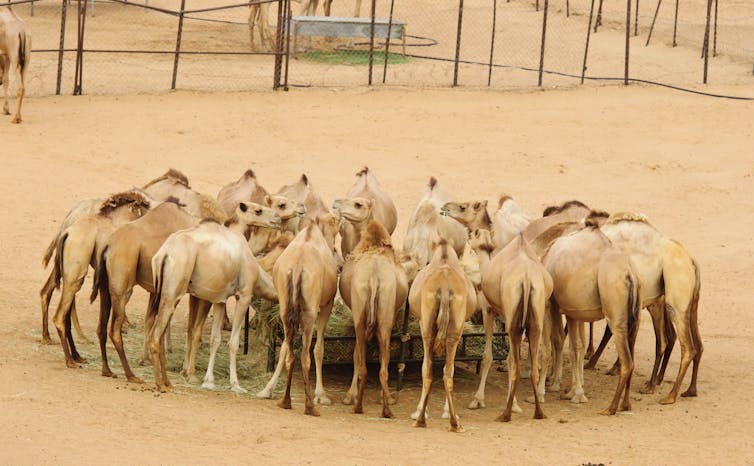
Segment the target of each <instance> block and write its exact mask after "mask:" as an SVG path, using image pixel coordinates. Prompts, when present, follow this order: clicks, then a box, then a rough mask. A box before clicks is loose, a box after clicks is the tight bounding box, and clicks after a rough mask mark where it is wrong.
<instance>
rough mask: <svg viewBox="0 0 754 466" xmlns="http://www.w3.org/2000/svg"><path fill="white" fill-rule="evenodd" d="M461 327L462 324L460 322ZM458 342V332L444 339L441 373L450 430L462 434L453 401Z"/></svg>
mask: <svg viewBox="0 0 754 466" xmlns="http://www.w3.org/2000/svg"><path fill="white" fill-rule="evenodd" d="M462 315H463V314H462ZM460 325H461V327H460V328H462V327H463V322H460ZM458 340H460V330H459V331H458V334H454V335H452V336H450V335H448V337H447V338H446V340H445V341H446V343H445V344H446V347H445V367H443V371H442V381H443V384H444V385H445V400H446V403H447V404H448V412H449V414H450V430H451V431H452V432H459V433H460V432H463V431H464V429H463V427H461V422H460V420H459V417H458V414H456V407H455V402H454V401H453V375H454V373H455V360H456V349H457V348H458Z"/></svg>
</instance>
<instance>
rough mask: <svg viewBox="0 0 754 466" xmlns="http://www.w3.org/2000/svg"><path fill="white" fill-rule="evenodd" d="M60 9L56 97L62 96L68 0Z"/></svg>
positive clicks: (64, 1)
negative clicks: (61, 84)
mask: <svg viewBox="0 0 754 466" xmlns="http://www.w3.org/2000/svg"><path fill="white" fill-rule="evenodd" d="M61 2H62V7H61V8H60V45H59V48H58V80H57V83H56V84H55V95H60V82H61V80H62V79H63V50H64V49H65V23H66V14H67V12H68V0H61Z"/></svg>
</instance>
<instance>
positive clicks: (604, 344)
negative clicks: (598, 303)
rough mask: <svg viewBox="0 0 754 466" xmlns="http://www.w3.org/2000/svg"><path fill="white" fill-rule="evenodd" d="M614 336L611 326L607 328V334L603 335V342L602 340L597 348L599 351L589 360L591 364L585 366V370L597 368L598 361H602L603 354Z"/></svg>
mask: <svg viewBox="0 0 754 466" xmlns="http://www.w3.org/2000/svg"><path fill="white" fill-rule="evenodd" d="M590 329H591V327H590ZM590 331H591V330H590ZM612 336H613V332H612V330H610V326H609V325H608V326H605V333H604V334H603V335H602V340H600V344H599V345H598V346H597V350H596V351H595V352H594V354H592V356H591V357H590V358H589V362H588V363H587V365H586V366H584V369H594V368H595V367H597V361H599V360H600V357H601V356H602V352H603V351H605V348H606V347H607V344H608V342H610V338H612ZM590 338H591V337H590Z"/></svg>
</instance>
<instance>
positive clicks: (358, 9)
mask: <svg viewBox="0 0 754 466" xmlns="http://www.w3.org/2000/svg"><path fill="white" fill-rule="evenodd" d="M353 15H354V16H355V17H357V18H358V17H359V16H361V0H356V5H355V6H354V8H353ZM327 16H330V15H327Z"/></svg>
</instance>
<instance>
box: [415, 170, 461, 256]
mask: <svg viewBox="0 0 754 466" xmlns="http://www.w3.org/2000/svg"><path fill="white" fill-rule="evenodd" d="M448 199H449V197H448V195H447V194H446V193H445V192H444V191H443V190H442V189H441V188H440V186H439V183H438V182H437V179H436V178H435V177H434V176H433V177H430V179H429V183H428V184H427V187H426V189H425V190H424V193H423V194H422V196H421V198H420V199H419V203H418V204H417V206H416V209H414V212H413V214H412V215H411V218H410V220H409V222H408V231H407V232H406V239H405V240H404V241H403V253H404V254H406V255H409V256H410V257H411V258H413V259H414V261H416V263H417V264H418V265H419V267H424V266H425V265H427V264H428V263H429V260H430V259H431V258H432V255H433V247H434V244H436V243H437V242H438V241H439V240H440V239H441V238H444V239H446V240H447V241H448V243H449V244H450V246H451V247H452V248H453V249H454V250H455V252H456V254H457V255H458V256H459V257H460V256H462V255H463V250H464V246H465V245H466V238H467V237H468V234H469V232H468V230H467V229H466V227H465V226H464V225H462V224H461V223H459V222H457V221H456V220H454V219H453V218H450V217H447V216H445V215H440V211H441V209H442V207H443V205H445V204H446V203H447V202H448Z"/></svg>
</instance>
